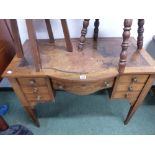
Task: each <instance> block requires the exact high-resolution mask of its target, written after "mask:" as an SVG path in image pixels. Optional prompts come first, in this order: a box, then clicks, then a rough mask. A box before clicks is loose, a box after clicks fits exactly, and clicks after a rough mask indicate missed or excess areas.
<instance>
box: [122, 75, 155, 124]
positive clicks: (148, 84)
mask: <svg viewBox="0 0 155 155" xmlns="http://www.w3.org/2000/svg"><path fill="white" fill-rule="evenodd" d="M154 78H155V77H154V75H150V76H149V78H148V80H147V82H146V84H145V86H144V88H143V90H142V91H141V93H140V95H139V97H138V99H137V100H136V102H135V103H134V104H133V105H132V106H131V107H130V110H129V112H128V115H127V117H126V119H125V121H124V124H128V122H129V121H130V119H131V118H132V116H133V114H134V113H135V112H136V111H137V109H138V107H139V106H140V105H141V103H142V102H143V100H144V98H145V96H146V95H147V94H148V92H149V90H150V88H151V86H152V84H153V82H154Z"/></svg>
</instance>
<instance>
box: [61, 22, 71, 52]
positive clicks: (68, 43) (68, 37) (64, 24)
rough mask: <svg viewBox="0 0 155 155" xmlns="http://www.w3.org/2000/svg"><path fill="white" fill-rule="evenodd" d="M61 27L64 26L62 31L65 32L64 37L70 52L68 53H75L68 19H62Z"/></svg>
mask: <svg viewBox="0 0 155 155" xmlns="http://www.w3.org/2000/svg"><path fill="white" fill-rule="evenodd" d="M61 25H62V29H63V32H64V37H65V42H66V47H67V50H68V52H72V51H73V46H72V42H71V39H70V35H69V30H68V26H67V22H66V19H61Z"/></svg>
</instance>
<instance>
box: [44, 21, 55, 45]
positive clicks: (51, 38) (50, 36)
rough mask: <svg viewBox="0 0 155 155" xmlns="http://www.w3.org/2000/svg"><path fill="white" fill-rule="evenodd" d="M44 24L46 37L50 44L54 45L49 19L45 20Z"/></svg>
mask: <svg viewBox="0 0 155 155" xmlns="http://www.w3.org/2000/svg"><path fill="white" fill-rule="evenodd" d="M45 23H46V27H47V32H48V36H49V39H50V42H51V43H54V36H53V31H52V27H51V23H50V19H45Z"/></svg>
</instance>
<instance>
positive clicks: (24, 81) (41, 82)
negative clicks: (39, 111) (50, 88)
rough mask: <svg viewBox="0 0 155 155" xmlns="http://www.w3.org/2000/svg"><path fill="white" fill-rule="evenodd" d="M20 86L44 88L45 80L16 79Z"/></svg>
mask: <svg viewBox="0 0 155 155" xmlns="http://www.w3.org/2000/svg"><path fill="white" fill-rule="evenodd" d="M18 82H19V83H20V85H21V86H28V87H29V86H46V85H47V83H46V78H18Z"/></svg>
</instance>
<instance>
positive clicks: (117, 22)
mask: <svg viewBox="0 0 155 155" xmlns="http://www.w3.org/2000/svg"><path fill="white" fill-rule="evenodd" d="M82 21H83V20H80V19H69V20H67V22H68V27H69V31H70V35H71V37H73V38H78V37H79V36H80V32H81V28H82ZM34 23H35V28H36V32H37V37H38V38H47V37H48V36H47V30H46V27H45V23H44V20H35V22H34ZM51 24H52V28H53V33H54V37H55V38H63V32H62V28H61V23H60V20H57V19H53V20H51ZM18 25H19V30H20V35H21V40H22V43H23V42H24V40H25V39H27V37H28V36H27V30H26V26H25V21H24V20H23V19H19V20H18ZM93 29H94V20H93V19H92V20H91V21H90V26H89V28H88V33H87V37H92V36H93ZM122 29H123V19H115V18H114V19H102V20H100V32H99V36H101V37H103V36H104V37H112V36H113V37H117V36H122V32H123V30H122ZM144 29H145V32H144V47H145V48H146V47H147V45H148V44H149V42H150V41H151V40H152V36H153V35H155V20H151V19H148V20H147V19H146V20H145V25H144ZM131 36H134V37H135V38H137V19H134V20H133V25H132V30H131Z"/></svg>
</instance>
